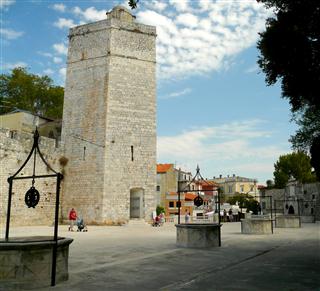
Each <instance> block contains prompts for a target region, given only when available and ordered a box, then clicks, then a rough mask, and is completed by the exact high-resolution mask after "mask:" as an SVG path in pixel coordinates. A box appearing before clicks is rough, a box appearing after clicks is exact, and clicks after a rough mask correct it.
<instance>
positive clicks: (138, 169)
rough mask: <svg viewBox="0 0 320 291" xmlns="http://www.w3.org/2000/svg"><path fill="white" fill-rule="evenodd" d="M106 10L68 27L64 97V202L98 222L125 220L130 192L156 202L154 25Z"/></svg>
mask: <svg viewBox="0 0 320 291" xmlns="http://www.w3.org/2000/svg"><path fill="white" fill-rule="evenodd" d="M113 11H114V12H116V13H113V12H111V13H109V14H108V15H109V18H108V19H106V20H102V21H98V22H95V23H91V24H87V25H82V26H78V27H75V28H72V29H71V30H70V34H69V40H70V41H69V51H68V66H67V77H66V88H65V99H64V100H65V103H64V113H63V128H62V142H63V144H64V155H65V156H66V157H67V158H68V159H69V163H68V165H67V167H66V178H65V181H64V193H66V195H64V198H63V205H65V206H67V207H75V208H76V209H77V210H78V212H80V213H81V214H82V215H83V216H84V219H85V220H86V221H87V222H88V223H97V224H113V223H124V222H127V221H128V220H129V218H130V192H131V191H132V190H136V189H140V190H142V192H143V193H144V194H143V216H144V218H146V219H149V218H151V212H152V210H155V207H156V74H155V70H156V64H155V57H156V54H155V37H156V35H155V28H154V27H151V26H146V25H143V24H139V23H136V22H134V19H133V17H132V16H130V13H129V14H128V11H125V9H124V8H119V7H118V8H117V7H116V8H115V9H114V10H113ZM123 12H124V13H125V14H122V13H123ZM123 15H125V17H122V16H123ZM66 211H67V208H65V211H64V213H63V215H64V217H67V212H66Z"/></svg>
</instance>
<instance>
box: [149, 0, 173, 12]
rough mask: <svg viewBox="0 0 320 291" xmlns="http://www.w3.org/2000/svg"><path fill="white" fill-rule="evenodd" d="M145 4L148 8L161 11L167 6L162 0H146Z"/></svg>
mask: <svg viewBox="0 0 320 291" xmlns="http://www.w3.org/2000/svg"><path fill="white" fill-rule="evenodd" d="M145 6H146V7H148V8H149V9H152V10H156V11H159V12H162V11H163V10H165V9H166V8H167V7H168V4H167V3H165V2H163V1H162V0H152V1H146V3H145Z"/></svg>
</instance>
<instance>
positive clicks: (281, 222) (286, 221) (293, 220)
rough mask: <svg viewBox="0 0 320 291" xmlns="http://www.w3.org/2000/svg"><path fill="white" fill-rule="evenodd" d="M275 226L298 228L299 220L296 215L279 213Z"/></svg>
mask: <svg viewBox="0 0 320 291" xmlns="http://www.w3.org/2000/svg"><path fill="white" fill-rule="evenodd" d="M275 226H276V227H278V228H286V227H287V228H299V227H301V220H300V217H299V216H297V215H281V216H277V217H276V224H275Z"/></svg>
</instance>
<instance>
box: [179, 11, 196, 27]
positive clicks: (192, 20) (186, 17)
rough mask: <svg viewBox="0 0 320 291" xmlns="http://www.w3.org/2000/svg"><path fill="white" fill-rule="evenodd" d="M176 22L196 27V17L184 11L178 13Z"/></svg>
mask: <svg viewBox="0 0 320 291" xmlns="http://www.w3.org/2000/svg"><path fill="white" fill-rule="evenodd" d="M176 22H177V23H178V24H182V25H184V26H188V27H196V26H197V25H198V18H197V17H196V16H194V15H193V14H191V13H184V14H180V15H178V17H177V19H176Z"/></svg>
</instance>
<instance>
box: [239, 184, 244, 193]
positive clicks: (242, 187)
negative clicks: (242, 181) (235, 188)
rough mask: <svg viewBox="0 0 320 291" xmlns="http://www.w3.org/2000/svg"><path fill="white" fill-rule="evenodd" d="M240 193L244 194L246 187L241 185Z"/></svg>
mask: <svg viewBox="0 0 320 291" xmlns="http://www.w3.org/2000/svg"><path fill="white" fill-rule="evenodd" d="M240 192H241V193H243V192H244V186H243V185H240Z"/></svg>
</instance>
